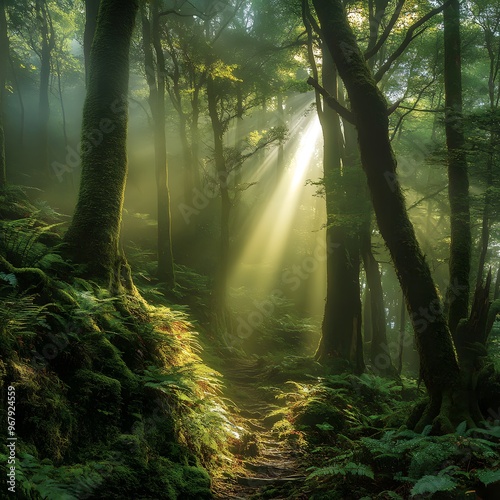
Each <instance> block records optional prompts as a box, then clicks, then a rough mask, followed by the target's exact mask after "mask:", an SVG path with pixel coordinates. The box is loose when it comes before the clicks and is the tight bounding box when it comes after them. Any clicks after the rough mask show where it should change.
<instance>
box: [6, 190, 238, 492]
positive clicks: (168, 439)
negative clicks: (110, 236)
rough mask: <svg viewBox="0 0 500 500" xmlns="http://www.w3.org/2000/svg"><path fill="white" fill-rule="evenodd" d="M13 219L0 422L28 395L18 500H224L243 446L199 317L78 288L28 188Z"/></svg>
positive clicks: (14, 200) (47, 213)
mask: <svg viewBox="0 0 500 500" xmlns="http://www.w3.org/2000/svg"><path fill="white" fill-rule="evenodd" d="M0 214H1V216H2V219H3V220H2V222H1V226H2V227H1V233H0V234H1V237H0V393H1V395H2V399H3V404H2V407H1V410H0V419H1V420H2V421H3V422H5V421H6V401H7V399H6V398H7V388H8V387H9V386H14V387H15V395H16V404H15V417H16V422H15V433H16V436H17V438H18V440H17V443H16V454H17V463H16V475H17V497H18V498H25V499H33V500H38V499H58V500H64V499H68V500H69V499H82V498H92V499H94V498H95V499H123V498H134V499H146V498H147V499H153V498H154V499H161V498H165V499H177V498H178V499H193V500H195V499H204V498H211V497H212V493H211V480H212V477H213V476H214V475H217V474H220V473H222V472H221V471H223V470H224V467H225V466H226V465H227V464H229V462H230V452H229V445H230V444H231V442H232V441H234V440H235V439H236V437H237V434H236V431H235V425H234V423H233V422H232V420H231V417H230V414H229V412H228V410H227V406H226V401H225V400H224V398H223V397H222V392H221V388H222V383H221V378H220V375H219V374H218V373H217V372H215V371H214V370H213V369H211V368H210V367H208V366H207V365H206V364H204V363H203V362H202V360H201V358H200V349H201V348H200V343H199V340H198V336H197V334H196V333H195V332H194V331H193V326H192V324H191V323H190V322H189V318H188V317H187V315H186V314H185V313H184V312H183V311H182V310H174V309H173V308H169V307H166V306H164V305H153V304H152V303H148V302H146V301H145V300H144V299H143V298H142V296H141V295H139V294H130V295H127V294H123V295H120V296H112V295H110V293H109V292H108V291H107V290H105V289H103V288H100V287H99V286H97V285H96V284H95V283H92V282H90V281H86V280H83V279H79V278H74V277H73V276H74V275H75V274H77V273H74V269H73V268H71V266H70V265H69V264H67V263H65V261H64V259H62V257H61V256H60V253H59V245H60V243H61V237H60V233H59V226H58V225H59V223H60V222H61V218H60V216H59V215H58V214H56V213H55V212H53V211H51V210H50V209H49V208H48V207H46V206H44V205H38V206H37V205H34V204H32V203H30V202H29V201H28V200H27V198H26V197H25V196H24V195H23V193H22V192H20V191H19V190H15V189H12V188H11V189H10V190H9V191H6V192H5V193H2V196H1V197H0ZM2 432H3V433H5V432H6V427H5V426H3V428H2ZM6 442H7V441H6V436H5V435H4V436H3V437H2V447H1V448H0V464H1V465H0V474H2V475H3V477H6V474H7V470H6V464H7V455H8V454H9V450H8V449H7V448H6V446H5V443H6Z"/></svg>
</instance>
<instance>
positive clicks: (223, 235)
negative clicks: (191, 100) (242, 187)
mask: <svg viewBox="0 0 500 500" xmlns="http://www.w3.org/2000/svg"><path fill="white" fill-rule="evenodd" d="M207 100H208V112H209V115H210V120H211V123H212V131H213V137H214V161H215V170H216V175H217V180H218V188H219V192H220V197H221V212H220V246H219V269H218V274H217V277H216V283H215V292H214V302H215V307H216V310H218V311H220V312H223V311H224V310H225V307H226V299H227V283H228V274H229V245H230V235H229V218H230V213H231V207H232V204H231V198H230V195H229V185H228V175H229V173H228V172H227V168H226V162H225V159H224V145H223V136H224V128H223V125H222V123H221V120H220V117H219V112H218V110H217V102H218V96H217V89H216V84H215V82H214V79H213V78H212V77H211V76H209V77H208V80H207Z"/></svg>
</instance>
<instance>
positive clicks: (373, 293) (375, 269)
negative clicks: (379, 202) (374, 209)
mask: <svg viewBox="0 0 500 500" xmlns="http://www.w3.org/2000/svg"><path fill="white" fill-rule="evenodd" d="M360 247H361V255H362V257H363V266H364V268H365V273H366V283H367V287H368V288H369V289H370V294H369V297H370V319H371V322H372V328H371V332H372V341H371V347H370V361H371V364H372V368H373V370H374V371H375V373H378V374H387V375H389V374H391V375H392V374H394V373H395V371H396V370H395V368H394V366H393V364H392V360H391V353H390V350H389V343H388V342H387V331H386V320H385V307H384V292H383V290H382V277H381V275H380V269H379V266H378V262H377V260H376V259H375V257H374V255H373V252H372V243H371V230H370V223H369V222H368V223H367V224H365V225H364V227H362V228H361V237H360Z"/></svg>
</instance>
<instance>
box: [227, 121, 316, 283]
mask: <svg viewBox="0 0 500 500" xmlns="http://www.w3.org/2000/svg"><path fill="white" fill-rule="evenodd" d="M300 121H301V123H300V124H299V126H298V127H297V129H298V130H297V133H296V134H294V135H293V136H292V139H291V141H290V142H289V144H288V147H289V148H290V151H291V152H292V154H293V157H292V160H291V162H290V165H289V167H288V169H286V170H285V172H284V173H283V175H282V178H281V180H280V181H279V183H278V185H277V187H276V189H275V191H274V192H273V194H272V195H271V198H270V199H269V201H268V203H267V206H266V207H265V209H264V210H263V212H262V214H261V216H260V218H259V220H258V221H257V223H256V224H255V226H254V228H253V229H251V231H250V234H249V236H248V240H247V244H246V245H245V247H244V248H243V250H242V252H241V255H240V258H238V259H237V260H236V261H237V262H238V263H239V264H238V266H237V267H236V268H235V269H234V270H233V272H232V274H231V280H230V281H231V284H232V285H233V286H238V285H241V283H242V282H245V283H246V284H247V285H251V286H254V287H255V289H260V290H268V289H269V287H270V286H271V284H272V281H273V279H274V274H273V272H274V273H275V272H276V271H277V270H279V269H281V263H282V259H283V255H284V253H285V251H286V247H287V244H288V242H289V238H290V235H291V232H292V229H293V226H294V221H295V220H296V216H297V212H298V210H299V208H300V206H301V204H302V203H311V202H312V200H311V198H312V196H311V193H309V192H308V193H307V195H305V191H306V187H305V186H306V180H307V178H308V174H309V171H310V167H311V165H312V163H313V157H314V153H315V152H316V151H317V150H318V146H319V145H320V144H319V143H320V140H321V125H320V123H319V120H318V117H317V115H316V114H315V113H310V114H307V115H306V116H302V118H301V120H300ZM300 128H302V132H300ZM264 163H267V162H264ZM309 188H310V186H309ZM313 189H314V188H313Z"/></svg>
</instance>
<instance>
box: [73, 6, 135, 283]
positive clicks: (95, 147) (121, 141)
mask: <svg viewBox="0 0 500 500" xmlns="http://www.w3.org/2000/svg"><path fill="white" fill-rule="evenodd" d="M138 9H139V3H138V1H137V0H129V1H127V2H122V1H120V0H102V2H101V7H100V9H99V16H98V20H97V27H96V32H95V36H94V43H93V45H92V50H91V55H90V77H89V83H88V87H87V96H86V99H85V105H84V110H83V123H82V151H81V156H82V175H81V183H80V192H79V195H78V203H77V205H76V210H75V214H74V216H73V220H72V222H71V225H70V227H69V229H68V231H67V233H66V235H65V241H66V243H67V246H68V251H69V253H70V255H71V256H72V258H73V259H74V260H75V261H76V262H78V263H82V264H85V265H86V267H87V274H88V275H90V276H92V277H93V278H94V279H97V280H99V281H101V282H104V283H111V280H112V278H113V277H114V276H116V277H119V272H117V271H119V266H120V262H121V260H120V258H119V235H120V224H121V218H122V207H123V196H124V190H125V183H126V177H127V143H126V141H127V120H128V102H127V94H128V81H129V50H130V43H131V37H132V31H133V28H134V22H135V17H136V14H137V12H138Z"/></svg>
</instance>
